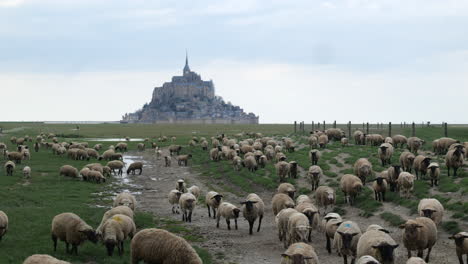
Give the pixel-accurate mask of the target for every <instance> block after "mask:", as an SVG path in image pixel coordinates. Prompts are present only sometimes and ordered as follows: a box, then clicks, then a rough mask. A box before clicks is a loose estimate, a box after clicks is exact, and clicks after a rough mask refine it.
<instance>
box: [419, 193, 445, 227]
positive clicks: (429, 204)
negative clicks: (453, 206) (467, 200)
mask: <svg viewBox="0 0 468 264" xmlns="http://www.w3.org/2000/svg"><path fill="white" fill-rule="evenodd" d="M444 211H445V210H444V206H443V205H442V204H441V203H440V202H439V200H437V199H433V198H427V199H421V201H419V204H418V213H419V215H420V216H424V217H427V218H430V219H432V221H434V223H435V224H436V225H439V224H440V223H441V222H442V218H443V217H444Z"/></svg>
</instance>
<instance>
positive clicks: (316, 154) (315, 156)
mask: <svg viewBox="0 0 468 264" xmlns="http://www.w3.org/2000/svg"><path fill="white" fill-rule="evenodd" d="M320 156H322V153H320V151H319V150H318V149H313V150H311V151H309V159H310V162H312V165H317V163H318V161H319V159H320Z"/></svg>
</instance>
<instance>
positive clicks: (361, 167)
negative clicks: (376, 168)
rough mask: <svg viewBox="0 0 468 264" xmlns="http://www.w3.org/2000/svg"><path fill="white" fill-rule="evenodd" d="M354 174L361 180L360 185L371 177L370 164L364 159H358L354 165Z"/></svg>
mask: <svg viewBox="0 0 468 264" xmlns="http://www.w3.org/2000/svg"><path fill="white" fill-rule="evenodd" d="M354 174H355V175H356V176H357V177H359V179H361V181H362V184H365V183H366V179H367V178H368V177H370V176H372V164H371V163H370V162H369V160H368V159H366V158H360V159H358V160H357V161H356V162H355V163H354Z"/></svg>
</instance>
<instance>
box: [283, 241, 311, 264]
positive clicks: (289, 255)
mask: <svg viewBox="0 0 468 264" xmlns="http://www.w3.org/2000/svg"><path fill="white" fill-rule="evenodd" d="M281 256H282V258H281V264H299V263H301V264H318V263H319V260H318V257H317V253H315V250H314V248H313V247H312V246H311V245H308V244H306V243H303V242H299V243H294V244H292V245H290V246H289V247H288V249H287V250H286V251H285V252H284V253H283V254H281Z"/></svg>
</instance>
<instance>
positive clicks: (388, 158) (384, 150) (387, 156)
mask: <svg viewBox="0 0 468 264" xmlns="http://www.w3.org/2000/svg"><path fill="white" fill-rule="evenodd" d="M378 154H379V158H380V160H381V161H382V166H385V165H387V164H391V163H392V155H393V146H392V144H390V143H383V144H382V145H380V147H379V150H378Z"/></svg>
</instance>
